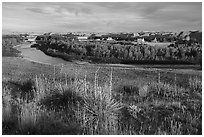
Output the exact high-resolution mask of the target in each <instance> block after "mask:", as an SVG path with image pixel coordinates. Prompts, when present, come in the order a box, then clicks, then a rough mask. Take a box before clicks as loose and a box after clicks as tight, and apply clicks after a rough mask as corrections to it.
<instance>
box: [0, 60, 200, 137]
mask: <svg viewBox="0 0 204 137" xmlns="http://www.w3.org/2000/svg"><path fill="white" fill-rule="evenodd" d="M7 59H8V60H9V58H7ZM8 60H3V78H2V80H3V113H2V114H3V116H2V120H3V121H2V122H3V123H2V126H3V129H2V131H3V134H99V135H101V134H111V135H113V134H117V135H120V134H128V135H129V134H174V135H183V134H202V82H201V77H199V76H192V75H186V76H185V77H184V76H183V75H173V76H172V74H168V73H165V75H162V74H164V73H159V74H158V73H155V74H154V73H152V72H149V71H144V70H114V69H112V70H111V69H110V68H106V69H105V68H104V69H99V68H96V67H91V66H88V67H81V66H74V65H72V66H71V67H69V68H62V67H55V68H53V67H51V66H49V65H41V64H37V63H31V62H27V61H25V60H20V59H16V58H15V59H12V60H10V61H8ZM19 62H23V64H21V65H19V64H18V63H19ZM76 70H78V71H76Z"/></svg>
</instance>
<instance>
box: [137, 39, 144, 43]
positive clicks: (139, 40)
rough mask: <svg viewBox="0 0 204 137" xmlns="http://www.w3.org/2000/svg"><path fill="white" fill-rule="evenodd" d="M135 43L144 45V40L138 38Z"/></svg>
mask: <svg viewBox="0 0 204 137" xmlns="http://www.w3.org/2000/svg"><path fill="white" fill-rule="evenodd" d="M137 43H139V44H142V43H145V40H144V38H138V39H137Z"/></svg>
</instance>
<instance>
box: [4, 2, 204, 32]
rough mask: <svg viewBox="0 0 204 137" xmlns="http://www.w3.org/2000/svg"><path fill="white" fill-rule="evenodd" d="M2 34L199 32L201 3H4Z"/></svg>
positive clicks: (200, 28) (200, 26) (200, 27)
mask: <svg viewBox="0 0 204 137" xmlns="http://www.w3.org/2000/svg"><path fill="white" fill-rule="evenodd" d="M2 29H3V33H4V32H138V31H183V30H200V31H201V30H202V3H201V2H180V3H178V2H172V3H167V2H152V3H151V2H144V3H143V2H106V3H103V2H95V3H94V2H86V3H85V2H84V3H83V2H76V3H74V2H66V3H65V2H55V3H53V2H50V3H49V2H27V3H26V2H3V3H2Z"/></svg>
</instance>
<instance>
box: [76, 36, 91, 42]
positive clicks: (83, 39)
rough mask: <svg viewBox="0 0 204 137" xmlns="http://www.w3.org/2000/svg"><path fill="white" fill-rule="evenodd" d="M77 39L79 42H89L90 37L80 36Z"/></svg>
mask: <svg viewBox="0 0 204 137" xmlns="http://www.w3.org/2000/svg"><path fill="white" fill-rule="evenodd" d="M77 39H78V40H79V41H87V40H88V37H87V36H78V37H77Z"/></svg>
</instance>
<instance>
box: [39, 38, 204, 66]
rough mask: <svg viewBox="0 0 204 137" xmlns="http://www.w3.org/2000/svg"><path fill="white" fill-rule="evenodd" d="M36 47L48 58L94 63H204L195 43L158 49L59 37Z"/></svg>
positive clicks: (200, 49) (198, 46)
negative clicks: (50, 56) (56, 57)
mask: <svg viewBox="0 0 204 137" xmlns="http://www.w3.org/2000/svg"><path fill="white" fill-rule="evenodd" d="M37 43H38V44H40V49H41V50H43V51H44V52H46V53H47V54H50V55H53V56H57V55H59V56H60V57H62V56H63V57H62V58H65V56H67V57H68V56H69V57H71V56H72V57H74V58H77V59H88V60H92V61H94V62H106V63H133V64H135V63H141V64H142V62H144V63H147V64H148V63H150V62H151V63H154V62H155V63H156V64H159V62H160V63H161V64H163V63H164V64H168V63H169V64H172V63H176V64H179V62H180V63H182V64H199V63H201V59H202V48H201V44H198V43H193V42H191V43H190V42H184V43H183V44H179V43H178V42H176V43H175V44H171V45H169V46H165V47H159V46H150V45H146V44H133V43H131V42H123V41H112V42H110V41H76V40H69V39H67V38H65V37H60V36H46V38H44V40H41V41H37Z"/></svg>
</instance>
